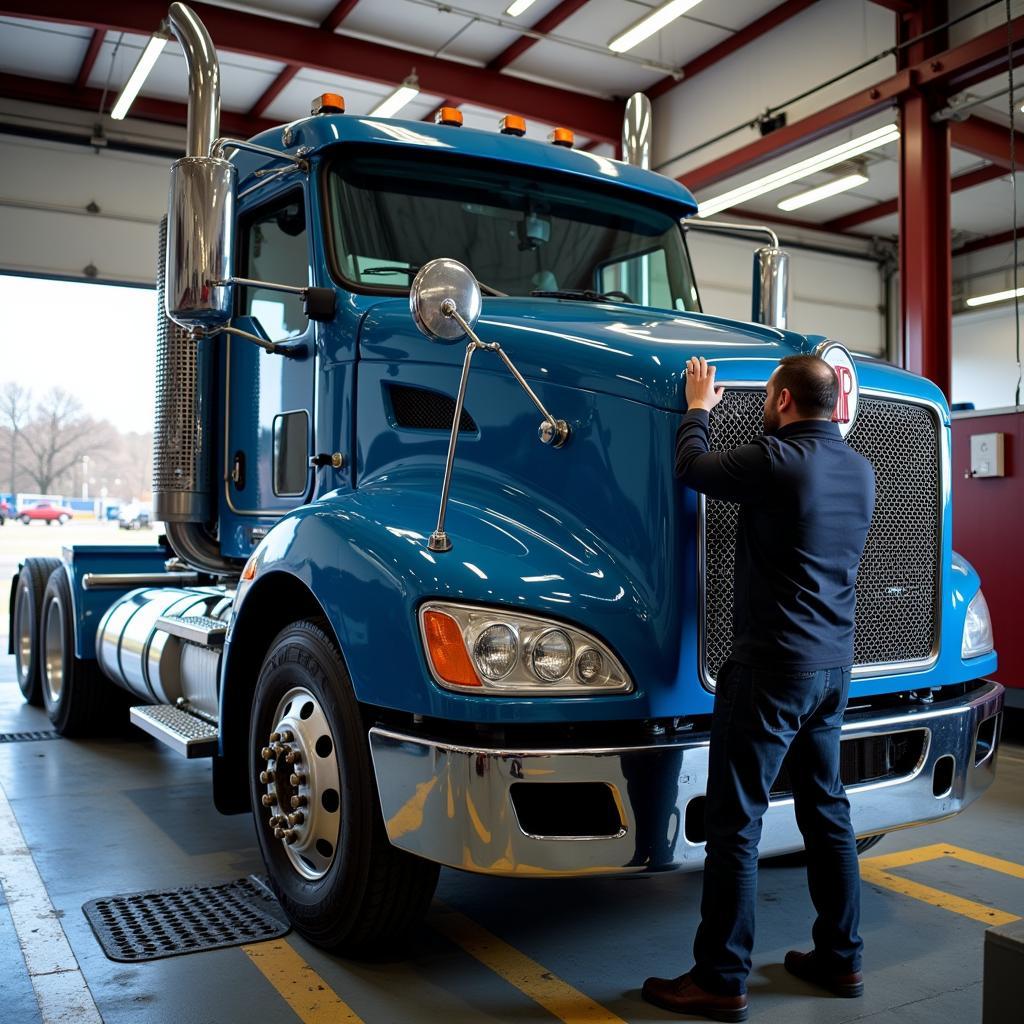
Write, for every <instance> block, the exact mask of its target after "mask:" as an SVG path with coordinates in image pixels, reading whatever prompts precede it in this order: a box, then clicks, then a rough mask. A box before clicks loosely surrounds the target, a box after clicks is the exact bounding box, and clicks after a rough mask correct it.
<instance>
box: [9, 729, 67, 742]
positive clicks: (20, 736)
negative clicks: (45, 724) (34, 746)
mask: <svg viewBox="0 0 1024 1024" xmlns="http://www.w3.org/2000/svg"><path fill="white" fill-rule="evenodd" d="M59 739H60V733H59V732H55V731H54V730H53V729H36V730H35V731H34V732H0V743H24V742H26V741H30V740H59Z"/></svg>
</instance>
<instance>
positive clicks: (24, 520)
mask: <svg viewBox="0 0 1024 1024" xmlns="http://www.w3.org/2000/svg"><path fill="white" fill-rule="evenodd" d="M18 518H19V519H20V520H21V524H22V526H28V524H29V523H31V522H32V517H31V516H18Z"/></svg>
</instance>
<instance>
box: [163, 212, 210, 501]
mask: <svg viewBox="0 0 1024 1024" xmlns="http://www.w3.org/2000/svg"><path fill="white" fill-rule="evenodd" d="M157 245H158V250H157V252H158V256H157V274H156V302H157V307H156V414H155V419H154V426H153V500H154V503H155V505H156V508H155V509H154V512H155V515H156V518H157V519H163V518H165V515H167V514H169V513H170V514H173V513H178V514H176V515H174V518H175V519H179V520H180V519H181V513H182V512H183V511H184V508H185V506H184V504H183V499H184V501H186V502H190V503H191V504H192V505H193V506H194V507H193V508H192V509H191V511H192V513H193V515H192V517H191V518H193V519H194V520H195V521H202V520H203V519H205V518H207V515H206V510H205V505H206V503H207V499H206V496H205V494H204V493H203V492H204V491H205V489H206V480H207V473H208V462H207V455H206V452H205V450H204V445H203V424H202V418H201V415H200V409H201V406H200V402H199V395H198V393H197V391H198V386H199V368H198V365H197V361H198V360H197V353H198V345H197V343H196V342H195V341H192V340H191V339H190V338H189V336H188V332H187V331H185V330H184V329H183V328H181V327H179V326H178V325H177V324H175V323H174V322H173V321H172V320H170V319H169V318H168V316H167V314H166V313H165V311H164V265H165V261H166V252H167V218H166V217H164V218H163V219H162V220H161V221H160V234H159V241H158V242H157ZM172 503H173V504H172Z"/></svg>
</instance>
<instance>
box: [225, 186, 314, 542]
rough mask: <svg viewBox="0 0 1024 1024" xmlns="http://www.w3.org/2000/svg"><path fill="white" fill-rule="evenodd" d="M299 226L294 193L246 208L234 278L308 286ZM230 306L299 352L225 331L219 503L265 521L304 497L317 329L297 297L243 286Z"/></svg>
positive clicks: (247, 324) (300, 201)
mask: <svg viewBox="0 0 1024 1024" xmlns="http://www.w3.org/2000/svg"><path fill="white" fill-rule="evenodd" d="M307 228H308V218H307V212H306V201H305V196H304V193H303V191H302V189H301V188H299V189H294V190H289V191H288V192H286V193H284V194H283V195H282V194H280V193H279V194H278V195H276V196H275V197H273V198H272V199H269V200H267V201H266V202H264V203H262V204H260V205H259V206H257V207H255V208H254V209H251V210H247V211H246V212H245V213H244V214H243V215H242V217H241V218H240V221H239V238H238V241H239V246H238V250H239V260H238V269H237V273H238V276H240V277H246V278H250V279H255V280H259V281H268V282H269V281H273V282H275V283H278V284H290V285H300V286H303V285H306V284H308V283H309V267H310V253H309V244H310V242H309V231H308V229H307ZM237 301H238V306H237V315H236V317H235V321H234V324H235V326H236V327H238V328H241V329H242V330H246V331H250V332H253V333H256V334H261V335H263V336H265V337H266V338H268V340H270V341H273V342H285V343H287V345H288V346H289V348H291V347H293V346H294V347H295V349H296V352H297V353H298V354H296V355H291V356H283V355H280V354H277V355H275V354H271V353H269V352H266V351H264V350H263V349H261V348H259V346H257V345H255V344H253V343H252V342H250V341H245V340H244V339H242V338H237V337H235V338H232V337H231V335H225V352H226V356H225V363H226V380H227V389H226V394H225V426H224V495H225V499H226V503H227V506H228V508H229V509H230V511H231V512H234V513H236V514H237V515H240V516H253V517H257V516H261V517H265V518H267V519H270V520H272V519H276V518H278V517H280V516H281V515H283V514H284V513H285V512H287V511H289V510H290V509H293V508H295V507H297V506H298V505H302V504H305V502H306V501H308V500H309V499H310V497H311V490H312V485H313V472H312V470H311V469H310V467H309V456H310V454H311V453H312V451H313V423H314V419H313V397H314V371H315V365H316V361H315V357H314V353H315V336H314V332H315V330H316V325H315V324H314V323H313V322H312V321H310V320H308V319H307V318H306V315H305V313H304V312H303V306H302V299H301V298H300V297H299V296H298V295H294V294H291V293H288V292H281V291H275V290H272V289H269V288H259V287H253V286H249V287H244V288H239V289H238V295H237ZM268 525H270V524H268Z"/></svg>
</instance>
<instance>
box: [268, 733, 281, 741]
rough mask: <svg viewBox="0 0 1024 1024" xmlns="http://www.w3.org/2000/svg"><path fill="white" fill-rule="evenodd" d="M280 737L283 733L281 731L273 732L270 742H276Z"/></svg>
mask: <svg viewBox="0 0 1024 1024" xmlns="http://www.w3.org/2000/svg"><path fill="white" fill-rule="evenodd" d="M280 738H281V734H280V733H279V732H272V733H271V734H270V742H271V743H276V742H277V741H278V740H279V739H280Z"/></svg>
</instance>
